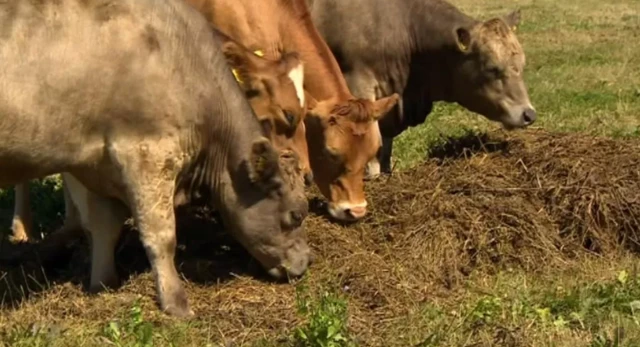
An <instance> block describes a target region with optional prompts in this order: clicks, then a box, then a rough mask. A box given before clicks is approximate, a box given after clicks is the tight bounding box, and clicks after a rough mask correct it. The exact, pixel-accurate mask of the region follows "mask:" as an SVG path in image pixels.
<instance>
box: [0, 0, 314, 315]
mask: <svg viewBox="0 0 640 347" xmlns="http://www.w3.org/2000/svg"><path fill="white" fill-rule="evenodd" d="M0 32H1V33H2V35H0V62H1V63H2V69H0V83H1V84H2V88H0V168H1V170H0V187H1V188H5V187H7V186H11V185H15V184H19V183H22V182H25V181H27V180H30V179H34V178H37V177H44V176H48V175H51V174H55V173H60V172H62V173H63V177H64V180H65V183H66V185H67V189H68V192H69V197H70V200H71V201H72V202H73V204H74V205H75V206H76V207H78V214H79V216H80V220H81V222H82V228H83V229H84V230H87V231H88V232H89V233H90V236H91V279H90V287H91V288H92V289H93V290H101V289H102V288H103V285H104V286H113V285H114V284H117V283H118V282H119V280H118V277H117V273H116V271H115V264H114V251H115V250H114V247H115V243H116V241H117V239H118V237H119V235H120V231H121V229H122V225H123V223H124V221H125V219H126V218H128V217H129V216H133V217H134V220H135V222H136V224H137V226H138V229H139V231H140V238H141V241H142V244H143V245H144V248H145V250H146V253H147V257H148V258H149V262H150V263H151V268H152V271H153V275H154V278H155V282H156V289H157V293H158V298H159V299H158V301H159V303H160V306H161V308H162V309H163V310H165V311H166V312H168V313H169V314H172V315H176V316H190V315H192V314H193V312H192V311H191V309H190V308H189V305H188V303H187V295H186V292H185V290H184V287H183V285H182V282H181V281H180V277H179V275H178V272H177V270H176V267H175V264H174V256H175V248H176V234H175V214H174V194H175V192H176V191H177V190H181V191H183V192H184V194H185V196H186V197H187V198H190V197H192V196H193V195H194V194H195V193H196V192H202V193H206V194H204V196H207V197H209V198H210V201H208V202H209V203H210V204H211V205H212V206H213V207H215V208H216V209H217V210H218V211H220V214H221V216H222V219H223V222H224V224H225V226H226V227H227V229H228V230H229V232H230V233H231V234H232V235H233V236H234V237H235V238H236V239H237V240H238V241H239V242H240V243H241V244H242V245H243V246H244V247H245V248H246V249H247V250H248V251H249V253H250V254H251V255H252V256H253V257H255V258H256V259H257V260H258V261H259V262H260V264H261V265H262V266H263V267H264V268H265V270H267V272H268V273H269V274H270V275H271V276H273V277H276V278H284V277H287V276H300V275H302V274H303V273H304V272H305V271H306V269H307V266H308V264H309V258H310V250H309V247H308V245H307V242H306V236H305V233H304V229H303V228H302V227H301V224H300V218H299V217H298V216H297V215H299V214H300V213H303V212H304V210H305V209H306V208H307V206H306V205H304V206H300V205H299V203H298V202H297V201H296V200H295V197H294V196H293V195H292V192H291V190H290V187H289V186H288V185H287V184H284V182H283V180H284V179H285V178H284V177H283V175H282V172H281V170H280V167H279V165H278V153H277V152H276V151H275V149H274V148H273V146H272V145H271V144H270V142H269V140H268V139H267V138H265V137H264V136H263V133H262V129H261V126H260V123H259V122H258V121H257V119H256V116H255V114H254V113H253V111H252V110H251V107H250V106H249V103H248V102H247V100H246V98H245V97H244V95H243V92H242V90H241V89H240V88H239V86H238V84H237V82H236V81H235V80H234V78H233V75H232V73H231V72H230V71H229V68H228V64H227V63H226V62H225V57H224V55H223V54H222V44H221V42H220V40H219V38H216V37H215V36H214V35H213V34H212V31H211V29H210V26H209V25H208V23H207V22H206V21H205V20H204V18H203V17H202V16H201V15H200V14H198V13H197V11H195V10H193V8H191V7H190V6H188V5H186V4H185V3H184V2H183V1H181V0H163V1H158V0H64V1H60V0H39V1H32V0H13V1H4V2H0ZM52 67H55V68H52ZM25 134H28V136H25Z"/></svg>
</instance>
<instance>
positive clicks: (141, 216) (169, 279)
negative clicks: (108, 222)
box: [111, 139, 193, 317]
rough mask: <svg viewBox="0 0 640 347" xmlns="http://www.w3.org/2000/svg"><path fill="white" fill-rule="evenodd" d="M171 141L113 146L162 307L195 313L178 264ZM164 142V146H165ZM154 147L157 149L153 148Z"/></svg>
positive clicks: (176, 312)
mask: <svg viewBox="0 0 640 347" xmlns="http://www.w3.org/2000/svg"><path fill="white" fill-rule="evenodd" d="M168 141H169V142H170V143H164V144H158V143H154V144H153V147H152V146H151V145H146V144H140V145H139V146H138V147H133V148H131V147H128V146H125V147H124V148H117V147H118V146H114V147H112V148H111V155H112V157H113V159H114V161H115V162H116V163H117V164H118V166H119V167H120V169H121V172H122V177H123V181H124V183H125V184H126V188H127V195H128V200H129V202H130V206H131V211H132V212H133V217H134V219H135V221H136V224H137V226H138V229H139V231H140V238H141V241H142V244H143V245H144V248H145V251H146V253H147V258H148V259H149V263H150V264H151V268H152V270H153V275H154V278H155V282H156V290H157V293H158V299H159V302H160V306H161V308H162V310H163V311H165V312H167V313H168V314H170V315H173V316H177V317H190V316H193V311H192V310H191V309H190V308H189V304H188V302H187V294H186V292H185V290H184V286H183V285H182V281H181V280H180V277H179V276H178V271H177V270H176V267H175V260H174V259H175V253H176V245H177V240H176V222H175V211H174V194H175V181H176V177H177V173H178V172H177V171H174V170H177V169H174V170H172V168H178V167H180V164H179V163H176V162H175V160H176V159H175V153H176V152H177V151H172V150H170V148H175V147H173V146H172V145H174V143H172V142H171V141H172V139H168ZM163 145H164V146H163ZM151 148H154V150H151Z"/></svg>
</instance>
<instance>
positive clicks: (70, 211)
mask: <svg viewBox="0 0 640 347" xmlns="http://www.w3.org/2000/svg"><path fill="white" fill-rule="evenodd" d="M213 30H214V33H215V35H217V36H218V37H219V38H220V39H221V40H222V41H223V45H222V49H223V53H224V54H225V57H226V58H227V62H228V63H229V65H230V67H232V68H233V72H234V76H236V80H238V82H239V83H240V86H241V87H242V89H243V90H244V92H245V95H246V97H247V99H248V100H249V103H250V105H251V107H252V109H253V110H254V112H255V113H256V116H257V117H258V120H259V121H260V122H261V124H262V126H263V128H264V130H265V133H266V134H267V135H268V137H269V139H270V140H271V143H272V144H273V145H274V147H275V148H276V149H277V150H278V152H279V153H280V163H281V165H280V166H281V169H283V170H284V171H285V177H286V178H287V181H288V183H289V184H290V186H291V191H292V193H293V195H294V196H295V199H296V200H298V201H300V204H306V203H307V198H306V196H305V192H304V185H303V180H304V181H305V182H307V184H309V183H310V181H311V180H312V179H311V178H310V166H309V156H308V148H307V140H306V137H305V125H304V122H303V119H304V115H305V112H306V108H305V107H304V104H303V103H302V102H301V99H300V95H302V93H304V90H303V89H302V84H303V80H304V76H303V74H302V63H301V62H300V60H299V57H298V54H297V53H295V52H291V53H288V54H286V55H283V56H282V57H281V58H280V59H279V60H271V59H266V58H263V57H260V56H258V55H256V54H254V53H253V52H251V51H249V50H248V49H247V48H245V47H244V46H242V45H241V44H239V43H238V42H236V41H234V40H232V39H231V38H229V37H228V36H226V35H224V34H223V33H221V32H219V31H217V30H215V29H213ZM294 163H295V165H294ZM298 163H299V164H300V165H297V164H298ZM303 175H304V176H303ZM63 188H64V202H65V219H64V225H63V227H62V228H61V229H60V232H62V233H66V232H76V231H79V225H80V221H79V217H78V215H77V211H76V210H75V207H74V206H73V204H71V203H70V200H69V198H68V192H67V189H66V186H65V185H64V184H63ZM184 203H186V201H185V197H184V196H183V195H182V194H178V195H177V196H176V205H182V204H184ZM305 216H306V210H305V211H304V214H301V215H300V218H304V217H305ZM32 224H33V223H32V218H31V209H30V206H29V185H28V183H23V184H19V185H17V186H16V188H15V207H14V214H13V223H12V230H13V234H12V236H11V241H13V242H16V243H18V242H27V241H29V240H33V239H34V236H35V235H33V227H32Z"/></svg>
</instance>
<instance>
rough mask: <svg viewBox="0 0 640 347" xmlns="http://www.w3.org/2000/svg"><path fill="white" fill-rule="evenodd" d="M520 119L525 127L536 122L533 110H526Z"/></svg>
mask: <svg viewBox="0 0 640 347" xmlns="http://www.w3.org/2000/svg"><path fill="white" fill-rule="evenodd" d="M522 118H523V120H524V124H525V125H531V124H533V122H535V121H536V111H535V110H534V109H531V108H527V109H526V110H524V112H523V113H522Z"/></svg>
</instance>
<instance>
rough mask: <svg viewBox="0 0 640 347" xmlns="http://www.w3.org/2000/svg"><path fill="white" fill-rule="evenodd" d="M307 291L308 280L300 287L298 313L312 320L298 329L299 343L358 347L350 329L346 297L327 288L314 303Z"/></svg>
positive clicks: (296, 338)
mask: <svg viewBox="0 0 640 347" xmlns="http://www.w3.org/2000/svg"><path fill="white" fill-rule="evenodd" d="M306 291H307V289H306V285H305V283H304V282H302V283H300V284H299V285H298V286H297V287H296V303H297V307H298V313H299V314H301V315H304V316H306V317H307V320H308V322H307V323H306V324H305V325H304V326H302V327H298V328H297V329H296V330H295V336H294V338H295V340H296V344H297V345H298V346H305V347H339V346H340V347H341V346H355V344H354V343H353V341H351V339H350V337H349V332H348V329H347V303H346V300H345V299H343V298H341V297H339V296H337V295H335V294H333V293H330V292H328V291H324V292H322V294H321V295H320V298H319V300H316V302H313V301H310V298H309V297H308V296H307V295H306Z"/></svg>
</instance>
